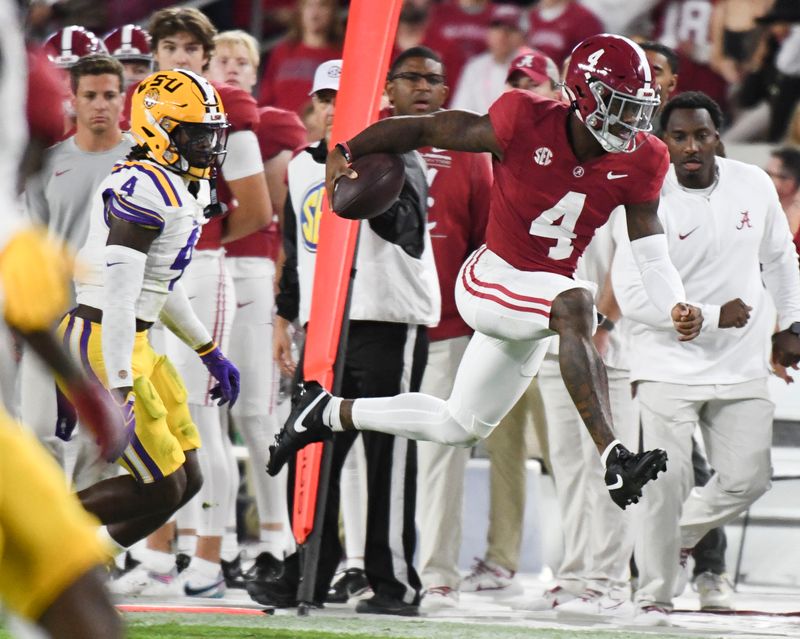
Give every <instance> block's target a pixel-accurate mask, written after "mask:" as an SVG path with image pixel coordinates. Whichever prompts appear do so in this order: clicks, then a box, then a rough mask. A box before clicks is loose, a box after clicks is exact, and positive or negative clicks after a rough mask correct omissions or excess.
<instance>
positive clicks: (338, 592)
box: [325, 568, 369, 603]
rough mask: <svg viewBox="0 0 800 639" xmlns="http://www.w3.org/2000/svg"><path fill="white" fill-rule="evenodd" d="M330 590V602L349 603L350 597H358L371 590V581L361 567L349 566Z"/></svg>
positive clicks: (328, 599) (328, 598) (328, 600)
mask: <svg viewBox="0 0 800 639" xmlns="http://www.w3.org/2000/svg"><path fill="white" fill-rule="evenodd" d="M341 575H342V576H341V577H339V579H337V580H336V581H335V582H334V583H333V584H332V585H331V588H330V590H328V597H327V599H325V601H327V602H328V603H347V601H348V600H349V599H350V597H358V596H359V595H363V594H364V593H365V592H367V590H369V582H368V581H367V576H366V575H365V574H364V571H363V570H361V569H360V568H348V569H347V570H345V571H344V572H343V573H341Z"/></svg>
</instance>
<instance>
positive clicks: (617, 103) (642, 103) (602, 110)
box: [577, 80, 661, 153]
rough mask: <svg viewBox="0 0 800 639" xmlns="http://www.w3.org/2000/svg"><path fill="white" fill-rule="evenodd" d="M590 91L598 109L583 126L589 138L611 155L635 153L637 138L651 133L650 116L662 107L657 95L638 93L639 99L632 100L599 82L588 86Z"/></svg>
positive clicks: (650, 91)
mask: <svg viewBox="0 0 800 639" xmlns="http://www.w3.org/2000/svg"><path fill="white" fill-rule="evenodd" d="M589 90H590V91H591V92H592V95H593V96H594V98H595V102H596V104H597V108H596V109H595V110H594V111H592V112H591V113H590V114H589V115H588V116H587V117H586V120H585V122H584V123H585V124H586V127H587V128H588V129H589V131H591V133H592V135H594V137H595V138H596V139H597V141H598V142H599V143H600V145H601V146H602V147H603V148H604V149H605V150H606V151H609V152H610V153H620V152H622V153H632V152H633V151H635V150H636V149H637V147H638V146H639V142H638V141H637V139H636V138H637V134H638V133H647V132H649V131H651V130H652V129H653V125H652V121H653V114H654V113H655V111H656V109H657V108H658V105H659V104H660V103H661V100H660V98H659V97H658V95H657V94H656V92H655V91H654V90H652V89H647V90H645V89H640V90H639V92H638V93H639V94H640V95H637V96H632V95H628V94H626V93H621V92H619V91H615V90H614V89H612V88H611V87H609V86H608V85H607V84H605V83H604V82H602V81H601V80H595V81H593V82H591V83H590V84H589ZM577 113H578V115H580V112H579V111H578V112H577Z"/></svg>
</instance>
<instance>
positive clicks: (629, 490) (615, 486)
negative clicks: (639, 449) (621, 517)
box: [601, 440, 667, 510]
mask: <svg viewBox="0 0 800 639" xmlns="http://www.w3.org/2000/svg"><path fill="white" fill-rule="evenodd" d="M601 459H602V461H603V464H604V466H605V469H606V476H605V481H606V488H608V492H609V494H610V495H611V499H613V500H614V503H615V504H616V505H617V506H619V507H620V508H622V509H623V510H625V508H627V507H628V505H629V504H636V503H638V502H639V497H641V496H642V486H644V485H645V484H646V483H647V482H649V481H652V480H653V479H655V478H656V475H658V473H659V472H665V471H666V470H667V452H666V451H664V450H661V449H660V448H656V449H655V450H647V451H645V452H643V453H638V454H636V455H634V454H633V453H632V452H631V451H629V450H628V449H627V448H625V446H623V445H622V444H620V443H619V442H618V441H617V440H614V441H613V442H611V443H610V444H609V445H608V448H606V451H605V452H604V453H603V456H602V458H601Z"/></svg>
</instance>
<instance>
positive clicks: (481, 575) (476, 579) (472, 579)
mask: <svg viewBox="0 0 800 639" xmlns="http://www.w3.org/2000/svg"><path fill="white" fill-rule="evenodd" d="M461 592H475V593H479V594H488V595H494V596H496V597H515V596H516V595H521V594H522V593H523V588H522V585H521V584H520V583H519V581H517V579H516V578H515V573H514V571H513V570H508V569H507V568H503V567H502V566H499V565H497V564H496V563H494V562H493V561H489V560H488V559H486V560H484V559H478V558H477V557H476V558H475V563H474V564H473V565H472V571H471V572H470V573H469V574H468V575H467V576H466V577H464V579H463V580H462V581H461Z"/></svg>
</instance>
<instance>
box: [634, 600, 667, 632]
mask: <svg viewBox="0 0 800 639" xmlns="http://www.w3.org/2000/svg"><path fill="white" fill-rule="evenodd" d="M631 623H632V624H633V625H635V626H651V627H655V626H671V625H672V622H671V621H670V620H669V611H668V610H667V609H666V608H664V607H662V606H656V605H654V604H647V605H643V606H639V607H638V608H637V609H636V614H635V615H634V617H633V620H632V622H631Z"/></svg>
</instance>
